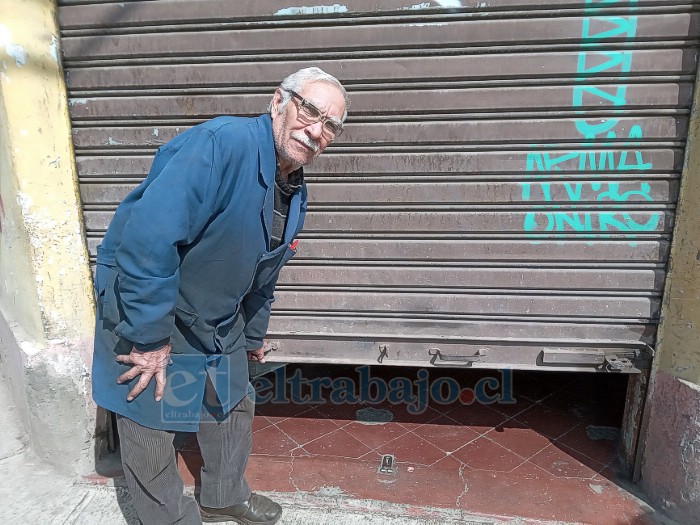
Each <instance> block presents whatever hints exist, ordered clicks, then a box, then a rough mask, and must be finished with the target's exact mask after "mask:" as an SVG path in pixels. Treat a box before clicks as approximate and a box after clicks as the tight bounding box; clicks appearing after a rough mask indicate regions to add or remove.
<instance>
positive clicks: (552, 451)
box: [530, 445, 603, 479]
mask: <svg viewBox="0 0 700 525" xmlns="http://www.w3.org/2000/svg"><path fill="white" fill-rule="evenodd" d="M576 456H577V453H576V452H575V451H573V450H571V449H569V450H565V449H561V448H559V447H557V446H556V445H549V446H548V447H547V448H545V449H544V450H542V451H541V452H539V453H537V454H535V455H534V456H533V457H532V458H531V459H530V462H531V463H533V464H535V465H537V466H538V467H540V468H541V469H543V470H546V471H547V472H549V473H550V474H551V475H552V476H554V477H556V478H579V479H593V478H594V477H595V475H596V474H597V473H598V472H600V471H601V470H602V469H603V465H601V464H599V463H598V464H596V463H595V462H593V461H592V460H591V463H592V466H593V468H591V467H590V466H588V465H585V464H583V463H581V462H580V461H579V460H578V459H577V457H576Z"/></svg>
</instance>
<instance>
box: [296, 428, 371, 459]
mask: <svg viewBox="0 0 700 525" xmlns="http://www.w3.org/2000/svg"><path fill="white" fill-rule="evenodd" d="M304 450H305V451H306V452H308V453H309V454H315V455H321V456H337V457H342V458H354V459H358V458H361V457H362V456H364V455H366V454H367V453H368V452H371V451H372V449H370V448H369V447H368V446H367V445H364V444H363V443H362V442H360V441H358V440H357V439H355V438H354V437H352V436H351V435H350V434H348V433H347V432H346V431H345V430H343V429H342V428H339V429H337V430H335V431H333V432H331V433H329V434H326V435H324V436H323V437H320V438H318V439H316V440H314V441H311V442H310V443H307V444H306V445H304Z"/></svg>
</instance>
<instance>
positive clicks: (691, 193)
mask: <svg viewBox="0 0 700 525" xmlns="http://www.w3.org/2000/svg"><path fill="white" fill-rule="evenodd" d="M698 95H700V84H699V85H696V88H695V106H694V108H693V113H692V118H691V124H690V130H689V135H688V148H687V152H686V162H685V169H684V171H683V180H682V184H681V195H680V201H679V203H678V209H677V213H676V225H675V229H674V234H673V245H672V249H671V259H670V263H669V272H668V276H667V278H666V290H665V293H664V301H663V307H662V312H661V315H662V322H661V326H660V328H659V336H658V341H657V345H656V349H657V356H656V364H655V368H656V369H657V370H659V371H661V372H666V373H669V374H671V375H673V376H675V377H677V378H679V379H683V380H685V381H689V382H691V383H694V384H696V385H700V114H698V106H697V104H698Z"/></svg>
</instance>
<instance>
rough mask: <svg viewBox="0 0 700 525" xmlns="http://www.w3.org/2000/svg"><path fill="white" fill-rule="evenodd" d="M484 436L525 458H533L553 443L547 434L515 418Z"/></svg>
mask: <svg viewBox="0 0 700 525" xmlns="http://www.w3.org/2000/svg"><path fill="white" fill-rule="evenodd" d="M484 436H485V437H487V438H489V439H490V440H491V441H495V442H496V443H498V444H499V445H501V446H502V447H505V448H507V449H508V450H510V451H511V452H513V453H515V454H517V455H518V456H520V457H522V458H524V459H528V458H531V457H532V456H533V455H535V454H537V453H538V452H539V451H540V450H543V449H544V448H545V447H547V446H548V445H549V444H550V443H551V440H550V439H549V438H548V437H547V436H543V435H542V434H540V433H539V432H537V431H536V430H533V429H531V428H529V427H527V426H525V425H523V424H522V423H518V422H517V421H515V420H510V421H507V422H505V423H503V424H502V425H499V426H497V427H496V428H493V429H491V430H489V431H488V432H487V433H486V434H484Z"/></svg>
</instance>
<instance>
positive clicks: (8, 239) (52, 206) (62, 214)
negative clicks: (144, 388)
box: [0, 0, 96, 473]
mask: <svg viewBox="0 0 700 525" xmlns="http://www.w3.org/2000/svg"><path fill="white" fill-rule="evenodd" d="M10 4H11V5H10ZM58 43H59V42H58V27H57V25H56V7H55V4H54V1H53V0H34V1H32V2H0V366H1V367H2V372H3V376H4V377H5V378H6V379H5V381H6V382H7V383H8V384H9V386H10V391H11V393H12V396H13V399H14V402H15V404H16V405H17V406H18V407H19V408H20V410H19V411H20V416H21V419H22V423H23V426H24V431H25V432H26V434H27V436H28V439H29V442H30V444H31V446H32V447H33V448H34V449H35V451H36V452H37V453H38V454H39V455H40V456H41V457H42V458H43V459H45V460H46V461H48V462H50V463H52V464H54V465H55V466H57V467H58V468H60V470H62V471H64V472H72V473H82V472H87V471H90V470H91V469H92V465H93V459H94V455H95V440H94V436H95V433H96V423H95V419H96V415H95V407H94V405H93V404H92V401H91V399H90V385H89V370H90V365H91V348H92V337H93V327H94V324H93V323H94V321H93V312H94V303H93V298H92V284H91V276H90V268H89V262H88V255H87V249H86V245H85V236H84V232H83V226H82V212H81V208H80V201H79V194H78V185H77V177H76V173H75V165H74V160H73V151H72V143H71V129H70V120H69V118H68V109H67V108H68V106H67V97H66V88H65V83H64V80H63V72H62V69H61V65H60V57H59V49H58Z"/></svg>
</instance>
